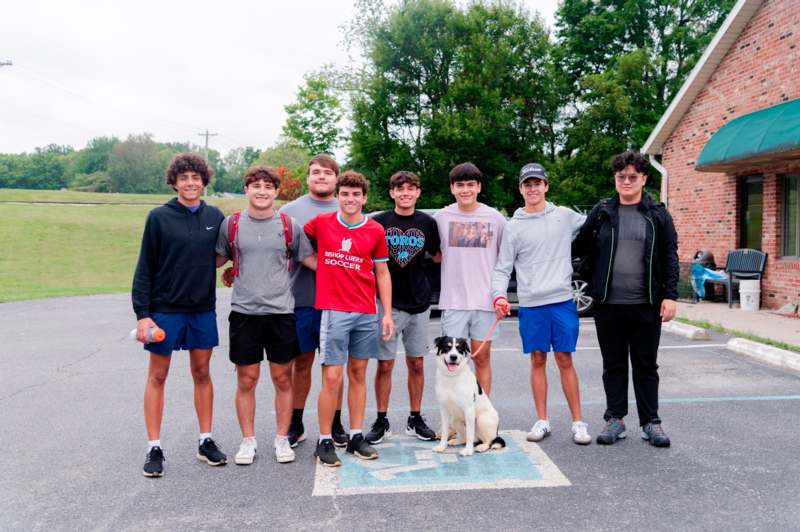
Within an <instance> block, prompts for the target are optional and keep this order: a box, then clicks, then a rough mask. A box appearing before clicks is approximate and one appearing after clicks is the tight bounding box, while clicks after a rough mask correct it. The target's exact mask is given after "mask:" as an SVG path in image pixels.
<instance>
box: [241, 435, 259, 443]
mask: <svg viewBox="0 0 800 532" xmlns="http://www.w3.org/2000/svg"><path fill="white" fill-rule="evenodd" d="M242 441H251V442H253V443H256V437H255V436H248V437H246V438H242Z"/></svg>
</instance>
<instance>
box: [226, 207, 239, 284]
mask: <svg viewBox="0 0 800 532" xmlns="http://www.w3.org/2000/svg"><path fill="white" fill-rule="evenodd" d="M241 215H242V213H241V212H240V211H236V212H234V213H233V214H231V215H230V216H228V246H229V247H230V250H231V260H232V261H233V268H232V270H231V274H232V275H233V277H239V263H240V262H241V259H242V251H241V250H240V249H239V240H238V239H237V238H236V237H237V236H238V233H239V218H240V217H241Z"/></svg>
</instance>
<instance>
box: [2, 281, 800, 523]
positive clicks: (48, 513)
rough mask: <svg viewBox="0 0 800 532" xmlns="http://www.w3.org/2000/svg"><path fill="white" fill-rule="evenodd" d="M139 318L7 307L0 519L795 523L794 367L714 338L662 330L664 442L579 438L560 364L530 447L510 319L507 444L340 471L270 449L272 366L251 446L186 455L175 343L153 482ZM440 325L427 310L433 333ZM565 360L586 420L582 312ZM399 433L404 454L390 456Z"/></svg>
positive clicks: (182, 360)
mask: <svg viewBox="0 0 800 532" xmlns="http://www.w3.org/2000/svg"><path fill="white" fill-rule="evenodd" d="M229 297H230V296H229V292H228V291H225V290H221V291H220V301H219V304H218V322H219V324H220V337H221V341H222V345H221V346H220V347H219V348H218V349H217V350H216V351H215V357H214V359H213V362H212V376H213V378H214V384H215V394H216V400H215V408H214V415H215V419H214V437H215V439H216V440H217V441H218V442H219V443H220V444H221V445H222V447H223V449H224V450H225V451H226V452H228V454H229V457H232V455H233V454H234V453H235V452H236V449H237V448H238V444H239V441H240V432H239V428H238V424H237V422H236V418H235V412H234V406H233V394H234V386H235V374H234V372H233V369H232V366H231V364H230V363H229V362H228V360H227V319H226V318H227V313H228V302H229ZM133 320H134V318H133V314H132V312H131V310H130V303H129V297H128V296H127V295H114V296H93V297H84V298H61V299H48V300H40V301H30V302H21V303H11V304H3V305H0V324H2V325H0V333H2V341H0V342H1V343H0V405H2V406H0V412H1V413H2V431H1V432H0V434H2V438H0V441H2V443H3V450H4V459H3V460H1V461H0V472H1V473H2V476H1V477H0V478H1V480H0V529H2V530H145V529H147V530H220V529H224V530H272V529H286V528H297V529H303V530H318V529H328V530H333V529H352V528H368V529H371V530H393V529H401V528H402V529H436V530H479V529H483V530H486V529H490V530H495V529H504V530H522V529H534V528H535V529H540V530H612V529H613V530H620V529H621V530H633V529H637V530H639V529H646V530H673V531H674V530H771V531H773V530H798V529H800V459H799V458H798V457H799V454H800V445H798V435H800V431H798V428H797V427H798V426H800V375H798V374H796V373H788V372H785V371H781V370H777V369H773V368H771V367H768V366H764V365H759V364H757V363H754V362H751V361H750V360H749V359H746V358H744V357H741V356H740V355H736V354H734V353H732V352H730V351H727V350H726V349H725V348H724V343H725V341H726V340H727V337H724V336H722V335H717V334H715V335H713V336H712V339H711V340H710V341H703V342H690V341H689V340H686V339H683V338H678V337H675V336H670V335H665V336H664V337H663V338H662V342H661V343H662V348H661V351H660V355H659V362H660V365H661V398H662V400H661V409H660V413H661V416H662V418H663V420H664V428H665V430H666V431H667V433H668V435H669V436H670V437H671V438H672V442H673V445H672V447H671V448H669V449H655V448H653V447H650V446H649V445H647V444H646V443H645V442H643V441H642V440H641V439H640V438H639V432H638V430H636V425H637V422H636V416H635V407H634V406H633V405H631V415H629V417H628V419H627V422H628V433H629V437H628V438H627V440H623V441H621V442H619V443H617V444H616V445H613V446H610V447H602V446H598V445H596V444H594V443H593V444H591V445H589V446H587V447H579V446H577V445H574V444H573V443H572V442H571V440H570V430H569V428H570V420H569V415H568V410H567V407H566V404H565V402H564V400H563V396H562V395H561V391H560V386H559V384H558V382H559V381H558V373H557V370H556V369H555V366H554V364H551V367H550V368H549V371H550V373H549V374H550V417H551V422H552V425H553V434H552V436H551V437H549V438H547V439H546V440H544V441H543V442H542V443H541V444H539V445H533V444H530V445H527V444H525V443H523V442H522V441H524V432H525V431H527V430H528V429H529V428H530V426H531V424H532V423H533V422H534V421H535V419H534V417H533V416H534V414H533V405H532V400H531V396H530V387H529V384H528V362H527V358H526V357H524V356H523V355H521V354H520V351H519V340H518V336H517V332H516V323H515V320H510V321H509V322H507V323H504V324H503V329H502V331H501V337H500V340H499V341H498V342H496V344H495V346H494V347H495V349H493V368H494V388H493V395H492V401H493V403H494V405H495V407H496V408H497V410H498V411H499V413H500V420H501V421H500V422H501V428H502V429H503V430H505V431H507V432H506V433H505V434H506V435H507V436H508V437H509V439H511V440H513V441H514V442H516V443H515V444H514V445H510V446H509V453H507V454H497V455H495V456H480V457H471V458H456V457H455V456H453V457H452V458H448V459H447V460H445V461H442V460H438V461H436V460H433V459H432V458H431V457H430V456H431V455H430V453H429V452H428V450H427V449H426V448H425V447H424V444H417V443H416V442H414V441H410V440H407V439H404V438H402V437H397V438H392V439H390V440H388V442H387V446H384V447H383V451H381V449H382V446H378V450H379V451H381V452H382V453H383V454H384V456H383V457H382V458H381V459H380V460H378V461H376V462H375V464H377V465H376V466H375V467H373V468H371V469H370V468H363V470H359V469H357V468H359V467H361V465H360V464H351V463H349V462H346V463H345V466H344V467H343V468H340V470H338V471H337V473H336V474H335V475H333V476H331V474H330V472H327V473H325V474H323V472H318V471H317V466H316V464H315V461H314V460H313V459H312V456H311V453H312V451H313V446H312V444H311V441H309V442H305V443H302V444H300V446H299V447H298V448H297V449H296V451H297V461H296V462H294V463H292V464H277V463H276V462H275V461H274V458H273V456H272V449H271V442H272V438H273V436H274V421H275V417H274V415H273V413H272V390H271V385H270V383H269V382H268V378H267V377H266V375H265V376H264V377H263V378H262V383H261V385H260V387H259V390H258V401H259V410H258V412H257V419H256V430H257V436H258V440H259V444H260V449H259V451H260V457H259V460H257V461H256V463H255V464H254V465H253V466H249V467H240V466H235V465H233V464H230V465H228V466H226V467H222V468H211V467H208V466H207V465H205V464H204V463H201V462H199V461H198V460H197V459H196V458H195V451H196V437H197V425H196V419H195V416H194V411H193V406H192V391H191V389H192V385H191V377H190V375H189V370H188V357H187V356H186V354H185V353H178V354H176V355H175V359H174V361H173V365H172V369H171V375H170V378H169V380H168V383H167V400H166V409H165V416H164V429H163V432H162V437H161V440H162V442H163V445H164V449H165V453H166V458H167V462H166V468H167V469H166V475H165V476H164V477H163V478H160V479H148V478H145V477H143V476H142V475H141V466H142V463H143V461H144V455H145V451H146V449H145V432H144V424H143V420H142V392H143V387H144V378H145V371H146V356H145V355H144V353H143V352H142V350H141V346H140V345H139V344H136V343H134V342H132V341H131V340H130V339H129V338H128V331H129V330H130V329H131V328H132V327H133V325H134V323H133ZM621 326H624V324H621ZM437 329H438V322H433V323H432V324H431V331H432V336H434V335H435V334H434V333H436V332H438V331H437ZM575 363H576V367H577V369H578V373H579V375H580V378H581V393H582V399H583V410H584V417H585V418H586V420H587V421H588V423H589V429H590V432H591V433H592V435H596V433H597V432H598V431H599V429H600V428H601V423H602V413H603V410H604V395H603V390H602V381H601V363H600V353H599V350H598V348H597V339H596V337H595V334H594V327H593V325H592V322H591V320H582V323H581V337H580V341H579V347H578V352H577V353H576V355H575ZM372 370H373V371H374V367H373V368H372ZM434 373H435V372H434V366H433V357H432V356H431V357H430V358H429V359H428V360H427V361H426V374H427V376H428V379H427V382H426V390H425V397H424V400H423V414H424V415H426V417H427V419H428V420H429V423H430V424H431V426H432V427H437V426H438V418H439V416H438V412H437V408H436V405H435V397H434V393H433V384H434ZM317 390H318V380H315V382H314V386H313V388H312V392H311V396H310V397H311V399H310V401H309V404H308V407H309V408H308V409H307V412H306V416H305V421H306V427H307V431H308V433H309V435H310V439H311V440H313V436H314V435H315V434H316V420H315V416H316V408H315V407H316V394H317ZM369 393H370V398H369V400H368V407H367V408H368V410H367V418H368V422H371V421H372V419H373V418H374V414H375V410H374V397H372V390H371V389H370V392H369ZM630 398H631V399H632V398H633V392H632V390H631V391H630ZM406 415H407V396H406V388H405V368H404V364H402V363H399V364H398V365H397V366H396V369H395V383H394V391H393V394H392V400H391V407H390V412H389V418H390V421H391V424H392V428H393V430H394V431H395V432H402V430H401V429H402V427H403V423H404V420H405V416H406ZM345 417H346V415H345ZM345 425H346V423H345ZM520 434H522V435H523V436H522V438H521V440H522V441H519V442H518V441H517V440H518V439H520V438H519V436H520ZM406 448H409V449H410V450H409V452H410V453H411V456H413V457H414V458H413V460H412V461H413V463H412V464H411V465H408V464H406V465H402V464H401V462H402V461H403V460H406V458H403V457H401V455H400V454H399V453H401V452H402V451H403V450H404V449H406ZM511 451H513V453H516V455H514V454H513V453H512V452H511ZM472 458H476V460H474V461H473V462H465V461H467V460H472ZM517 459H518V460H521V462H514V461H513V460H517ZM480 460H483V462H481V461H480ZM381 462H383V464H381ZM445 462H447V463H445ZM403 463H405V462H403ZM519 464H523V465H522V466H520V465H519ZM390 467H394V468H395V469H393V470H391V471H389V470H388V469H389V468H390ZM403 467H405V469H403ZM381 468H383V469H381ZM397 468H399V469H397ZM342 471H345V472H344V473H343V472H342ZM426 475H428V476H426ZM430 475H434V476H435V478H434V479H433V480H432V477H431V476H430ZM437 475H438V476H437ZM512 477H513V479H512ZM512 480H513V482H512ZM504 482H505V484H504Z"/></svg>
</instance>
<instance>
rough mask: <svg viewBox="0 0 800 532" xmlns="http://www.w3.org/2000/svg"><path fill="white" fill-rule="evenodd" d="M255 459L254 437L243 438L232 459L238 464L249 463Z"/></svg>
mask: <svg viewBox="0 0 800 532" xmlns="http://www.w3.org/2000/svg"><path fill="white" fill-rule="evenodd" d="M255 459H256V439H255V438H244V439H243V440H242V444H241V445H239V452H238V453H236V456H235V457H234V459H233V461H234V462H236V463H237V464H239V465H250V464H252V463H253V460H255Z"/></svg>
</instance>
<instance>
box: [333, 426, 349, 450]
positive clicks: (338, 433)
mask: <svg viewBox="0 0 800 532" xmlns="http://www.w3.org/2000/svg"><path fill="white" fill-rule="evenodd" d="M331 437H332V438H333V444H334V445H335V446H336V447H347V442H349V441H350V436H348V435H347V432H345V430H344V427H343V426H342V424H341V423H339V424H338V425H334V426H333V428H332V429H331Z"/></svg>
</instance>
